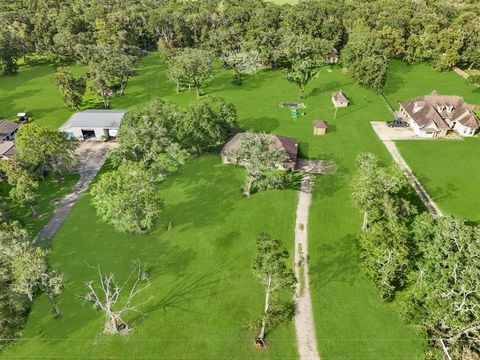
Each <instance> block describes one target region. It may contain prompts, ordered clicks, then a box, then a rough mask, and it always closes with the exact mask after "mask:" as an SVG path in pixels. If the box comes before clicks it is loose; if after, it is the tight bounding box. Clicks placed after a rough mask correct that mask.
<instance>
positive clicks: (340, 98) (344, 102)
mask: <svg viewBox="0 0 480 360" xmlns="http://www.w3.org/2000/svg"><path fill="white" fill-rule="evenodd" d="M332 103H333V105H334V106H335V107H337V108H339V107H347V106H348V103H349V101H348V99H347V97H346V96H345V94H344V93H343V91H342V90H340V91H337V92H336V93H333V94H332Z"/></svg>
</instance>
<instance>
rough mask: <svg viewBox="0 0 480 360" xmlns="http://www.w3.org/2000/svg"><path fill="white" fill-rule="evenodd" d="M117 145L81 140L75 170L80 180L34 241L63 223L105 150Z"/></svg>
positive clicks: (99, 164)
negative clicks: (78, 161)
mask: <svg viewBox="0 0 480 360" xmlns="http://www.w3.org/2000/svg"><path fill="white" fill-rule="evenodd" d="M115 146H117V143H113V142H93V141H85V142H82V143H81V144H80V146H79V148H78V150H77V153H78V155H79V160H80V163H79V164H78V166H77V169H76V172H78V173H79V174H80V180H78V182H77V183H76V184H75V185H74V186H73V188H72V190H71V191H70V193H68V194H67V195H66V196H65V197H64V198H63V199H62V200H61V201H60V203H59V205H58V207H57V209H56V210H55V212H54V213H53V215H52V217H51V218H50V220H49V221H48V223H47V224H46V225H45V226H44V227H43V229H42V230H40V232H39V233H38V235H37V236H36V238H35V240H34V241H35V242H42V241H47V240H49V239H51V238H52V237H53V235H55V233H56V232H57V230H58V229H59V228H60V226H61V225H62V224H63V222H64V221H65V219H66V218H67V216H68V214H70V212H71V211H72V208H73V206H74V205H75V204H76V202H77V201H78V199H79V198H80V197H81V196H82V195H83V193H85V191H86V190H87V189H88V186H89V185H90V183H91V182H92V180H93V179H94V178H95V176H96V175H97V173H98V171H99V170H100V168H101V167H102V166H103V164H104V163H105V160H106V155H107V151H108V150H109V149H111V148H113V147H115Z"/></svg>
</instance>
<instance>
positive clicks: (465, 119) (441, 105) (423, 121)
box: [400, 94, 480, 130]
mask: <svg viewBox="0 0 480 360" xmlns="http://www.w3.org/2000/svg"><path fill="white" fill-rule="evenodd" d="M400 105H401V106H402V107H403V108H404V109H405V111H406V112H407V113H408V115H410V117H411V118H412V119H413V121H415V122H416V123H417V125H418V126H419V127H420V129H424V128H426V127H429V126H431V125H432V124H434V125H435V127H437V128H438V129H440V130H442V129H450V127H451V126H450V124H451V123H452V122H454V121H456V122H459V123H460V124H462V125H463V126H465V127H467V128H470V129H474V130H476V129H478V128H480V121H479V120H478V118H477V116H476V115H475V114H474V113H473V111H472V110H471V108H470V106H469V105H468V104H467V103H465V101H464V100H463V99H462V98H461V97H460V96H450V95H438V94H431V95H427V96H419V97H417V98H415V99H412V100H409V101H406V102H403V103H402V102H400Z"/></svg>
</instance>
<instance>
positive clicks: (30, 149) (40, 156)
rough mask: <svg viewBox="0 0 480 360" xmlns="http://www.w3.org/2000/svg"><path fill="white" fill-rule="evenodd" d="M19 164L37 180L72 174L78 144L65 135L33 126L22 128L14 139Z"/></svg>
mask: <svg viewBox="0 0 480 360" xmlns="http://www.w3.org/2000/svg"><path fill="white" fill-rule="evenodd" d="M15 142H16V146H17V150H18V154H19V158H20V160H21V161H22V162H23V163H24V164H25V166H26V167H27V169H28V170H29V171H30V172H31V173H32V174H35V175H36V176H40V177H42V176H44V175H47V174H50V173H51V174H54V175H59V174H62V173H65V172H70V171H73V169H74V168H75V166H76V165H77V162H78V155H77V153H76V149H77V147H78V142H77V141H76V140H74V139H67V136H66V134H65V133H63V132H60V131H58V130H56V129H51V128H47V127H40V126H38V125H35V124H29V125H25V126H22V127H21V128H20V129H19V131H18V132H17V135H16V137H15Z"/></svg>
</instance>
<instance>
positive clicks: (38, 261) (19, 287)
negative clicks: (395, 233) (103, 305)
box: [0, 124, 77, 348]
mask: <svg viewBox="0 0 480 360" xmlns="http://www.w3.org/2000/svg"><path fill="white" fill-rule="evenodd" d="M16 140H17V150H18V155H16V156H15V157H14V158H12V159H9V160H2V161H0V183H1V182H5V183H6V184H2V190H4V191H2V192H1V193H0V338H1V339H2V341H1V343H0V348H1V347H3V346H4V345H7V344H8V343H9V342H10V341H11V340H13V339H14V338H15V337H16V336H17V334H18V333H19V332H20V331H21V330H22V326H23V324H24V322H25V318H26V315H27V313H28V309H29V307H30V304H31V302H32V301H33V298H34V296H35V295H36V294H38V293H39V292H43V293H44V294H46V295H47V296H48V298H49V299H50V300H51V301H52V305H53V313H54V315H55V316H59V315H60V309H59V308H58V306H57V304H56V301H55V297H56V296H57V295H59V294H60V293H61V291H62V288H63V284H64V279H63V276H62V275H61V274H59V273H57V272H55V271H54V270H52V269H51V268H50V267H49V266H48V262H47V256H48V249H46V248H44V247H41V246H39V244H34V243H33V242H32V240H31V239H32V238H33V237H34V235H35V234H29V233H28V232H27V230H26V229H25V223H27V222H28V219H25V218H21V217H20V216H19V215H18V212H17V211H16V208H28V209H31V213H32V216H34V217H35V216H37V198H38V197H39V194H38V183H39V181H40V180H42V179H44V178H45V177H46V176H49V175H51V176H59V175H60V174H61V173H64V172H70V171H72V170H73V167H74V166H75V164H76V161H77V157H76V153H75V149H76V146H77V143H76V141H71V140H67V138H66V137H65V134H64V133H61V132H59V131H58V130H54V129H49V128H40V127H38V126H36V125H33V124H30V125H25V126H23V127H22V128H21V129H20V130H19V131H18V133H17V135H16ZM6 204H8V205H13V206H8V207H7V206H6Z"/></svg>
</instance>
